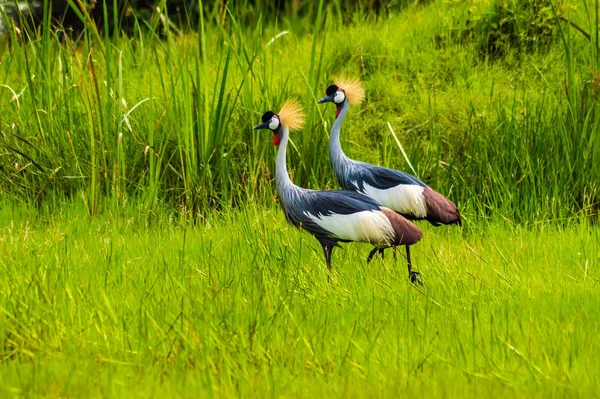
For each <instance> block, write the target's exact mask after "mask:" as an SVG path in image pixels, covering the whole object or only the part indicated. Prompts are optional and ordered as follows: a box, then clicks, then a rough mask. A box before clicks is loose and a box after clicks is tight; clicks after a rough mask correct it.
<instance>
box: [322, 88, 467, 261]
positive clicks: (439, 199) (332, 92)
mask: <svg viewBox="0 0 600 399" xmlns="http://www.w3.org/2000/svg"><path fill="white" fill-rule="evenodd" d="M334 82H335V84H334V85H331V86H329V87H328V88H327V91H326V94H327V95H326V96H325V97H323V98H322V99H320V100H319V103H325V102H332V103H334V104H335V106H336V114H335V118H336V119H335V122H334V123H333V126H332V128H331V135H330V137H329V157H330V158H331V164H332V166H333V171H334V173H335V177H336V179H337V181H338V182H339V184H340V186H341V187H342V188H343V189H344V190H351V191H355V192H358V193H360V194H363V195H366V196H368V197H370V198H373V199H375V200H377V201H378V202H379V203H381V204H382V205H383V206H385V207H387V208H390V209H392V210H394V211H396V212H398V213H399V214H400V215H402V216H404V217H405V218H407V219H409V220H427V221H428V222H429V223H431V224H432V225H434V226H440V225H442V224H444V225H448V224H457V225H459V226H461V225H462V222H461V219H460V213H459V212H458V209H456V205H454V204H453V203H452V202H451V201H450V200H448V199H447V198H446V197H444V196H443V195H441V194H439V193H438V192H436V191H433V190H432V189H431V188H429V187H427V185H426V184H425V183H423V182H422V181H421V180H419V179H417V178H416V177H414V176H412V175H409V174H408V173H404V172H400V171H398V170H394V169H388V168H383V167H380V166H375V165H371V164H368V163H364V162H358V161H355V160H353V159H350V158H348V157H347V156H346V154H344V151H343V150H342V146H341V145H340V131H341V128H342V123H344V119H345V118H346V115H347V114H348V110H349V109H350V105H351V104H358V103H360V102H361V101H362V100H363V98H364V96H365V91H364V89H363V87H362V84H361V82H360V81H359V80H358V79H346V78H338V79H335V80H334ZM376 252H379V253H380V254H381V256H383V248H377V247H376V248H374V249H373V250H372V251H371V253H370V254H369V257H368V258H367V262H369V261H371V259H372V258H373V255H375V253H376ZM406 257H407V258H408V259H410V248H409V247H408V246H407V247H406Z"/></svg>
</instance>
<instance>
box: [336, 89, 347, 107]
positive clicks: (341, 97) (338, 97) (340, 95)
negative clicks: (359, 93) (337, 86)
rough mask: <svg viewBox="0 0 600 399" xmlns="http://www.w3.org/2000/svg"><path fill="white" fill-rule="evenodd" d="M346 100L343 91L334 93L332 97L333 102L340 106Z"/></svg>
mask: <svg viewBox="0 0 600 399" xmlns="http://www.w3.org/2000/svg"><path fill="white" fill-rule="evenodd" d="M345 99H346V94H345V93H344V92H343V91H336V92H335V95H334V96H333V102H334V103H336V104H341V103H342V102H343V101H344V100H345Z"/></svg>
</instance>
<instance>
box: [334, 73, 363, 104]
mask: <svg viewBox="0 0 600 399" xmlns="http://www.w3.org/2000/svg"><path fill="white" fill-rule="evenodd" d="M333 82H334V83H335V85H336V86H337V87H339V88H340V89H342V90H344V93H346V98H347V99H348V101H349V102H350V104H360V103H361V101H362V100H364V99H365V88H364V87H363V84H362V82H361V81H360V80H359V79H358V78H353V77H349V76H344V75H340V76H336V77H335V78H334V79H333Z"/></svg>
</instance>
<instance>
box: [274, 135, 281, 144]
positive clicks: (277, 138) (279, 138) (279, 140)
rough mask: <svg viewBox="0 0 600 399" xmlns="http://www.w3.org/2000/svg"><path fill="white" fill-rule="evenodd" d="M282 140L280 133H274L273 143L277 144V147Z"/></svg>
mask: <svg viewBox="0 0 600 399" xmlns="http://www.w3.org/2000/svg"><path fill="white" fill-rule="evenodd" d="M280 142H281V137H280V136H279V133H275V134H274V135H273V144H274V145H275V147H279V143H280Z"/></svg>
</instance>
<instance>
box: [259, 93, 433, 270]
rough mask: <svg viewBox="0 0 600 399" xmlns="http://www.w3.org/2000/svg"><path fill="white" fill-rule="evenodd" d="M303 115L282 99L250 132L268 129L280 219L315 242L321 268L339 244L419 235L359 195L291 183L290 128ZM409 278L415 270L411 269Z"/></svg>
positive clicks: (399, 241) (404, 240) (385, 243)
mask: <svg viewBox="0 0 600 399" xmlns="http://www.w3.org/2000/svg"><path fill="white" fill-rule="evenodd" d="M303 124H304V113H303V111H302V108H301V106H300V104H299V103H298V102H296V101H293V100H288V101H286V103H285V104H284V105H283V107H282V108H281V111H279V114H275V113H273V112H272V111H267V112H265V113H264V114H263V116H262V123H261V124H260V125H257V126H255V127H254V130H258V129H269V130H271V131H272V132H273V144H275V145H276V146H279V150H278V152H277V163H276V166H275V175H276V184H277V193H278V194H279V199H280V201H281V204H282V206H283V211H284V212H285V216H286V219H287V220H288V221H289V222H290V223H291V224H293V225H294V226H296V227H298V228H300V229H303V230H306V231H308V232H309V233H311V234H312V235H313V236H315V238H316V239H317V240H318V241H319V243H321V246H322V247H323V253H324V255H325V261H326V263H327V268H328V269H329V270H331V252H332V250H333V248H334V247H336V246H339V244H338V243H339V242H352V241H357V242H366V243H370V244H373V245H375V247H376V248H388V247H395V246H397V245H406V246H407V247H408V246H409V245H413V244H415V243H416V242H418V241H419V240H420V239H421V236H422V233H421V230H420V229H419V228H418V227H417V226H415V225H414V224H413V223H411V222H409V221H408V220H407V219H405V218H404V217H402V216H401V215H399V214H397V213H396V212H393V211H392V210H390V209H388V208H385V207H383V206H381V204H379V203H378V202H377V201H375V200H373V199H371V198H368V197H365V196H364V195H361V194H358V193H355V192H352V191H341V190H307V189H304V188H301V187H298V186H296V185H295V184H294V183H292V181H291V179H290V177H289V175H288V171H287V165H286V148H287V143H288V139H289V132H290V130H296V129H300V128H301V127H302V125H303ZM408 271H409V277H410V278H411V281H413V282H415V281H418V273H417V272H415V271H413V270H412V268H411V263H410V258H409V259H408Z"/></svg>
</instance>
